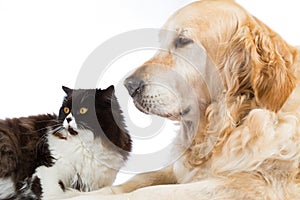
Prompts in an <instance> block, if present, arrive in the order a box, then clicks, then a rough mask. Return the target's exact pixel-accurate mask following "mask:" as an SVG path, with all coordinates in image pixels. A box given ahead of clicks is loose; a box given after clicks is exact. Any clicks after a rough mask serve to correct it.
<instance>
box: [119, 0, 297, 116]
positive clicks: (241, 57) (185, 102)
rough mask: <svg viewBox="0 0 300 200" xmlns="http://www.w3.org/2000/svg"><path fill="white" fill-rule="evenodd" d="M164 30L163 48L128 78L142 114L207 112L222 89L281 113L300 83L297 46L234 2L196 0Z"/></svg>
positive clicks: (227, 94)
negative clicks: (296, 66) (293, 46)
mask: <svg viewBox="0 0 300 200" xmlns="http://www.w3.org/2000/svg"><path fill="white" fill-rule="evenodd" d="M163 29H164V30H171V31H164V30H163V31H162V33H161V35H160V37H161V41H162V50H160V51H158V52H157V53H156V55H154V57H153V58H152V59H150V60H149V61H147V62H146V63H145V64H143V65H142V66H141V67H139V68H138V69H137V70H136V71H135V72H134V73H133V74H132V75H131V76H129V77H128V78H127V79H126V80H125V86H126V87H127V89H128V91H129V94H130V95H131V96H132V97H133V99H134V102H135V105H136V106H137V107H138V108H139V109H140V110H142V111H143V112H146V113H152V114H157V115H160V116H164V117H169V118H172V119H180V118H181V116H184V115H187V114H188V113H190V111H191V110H192V109H195V108H196V107H197V106H198V107H197V109H200V111H201V112H202V111H203V113H204V112H205V108H206V106H207V105H209V104H210V102H211V101H213V100H217V98H218V97H219V96H220V95H221V94H222V92H223V91H225V93H226V96H231V97H237V96H239V95H244V96H246V97H247V98H249V99H252V100H253V101H254V102H255V105H257V106H258V107H263V108H267V109H269V110H271V111H275V112H277V111H279V110H280V108H281V107H282V106H283V104H284V103H285V102H286V100H287V98H288V97H289V95H290V93H291V92H292V90H293V89H294V87H295V82H296V79H295V76H294V67H293V63H294V59H295V55H296V51H295V49H294V48H292V47H291V46H289V45H288V44H287V43H286V42H285V41H284V40H282V39H281V38H280V36H279V35H277V34H276V33H274V32H273V31H272V30H270V29H269V28H268V27H267V26H266V25H265V24H263V23H262V22H260V21H259V20H258V19H256V18H255V17H253V16H251V15H250V14H249V13H247V12H246V11H245V10H244V9H243V8H241V7H240V6H239V5H237V4H236V3H235V2H233V1H230V0H203V1H198V2H195V3H192V4H190V5H188V6H186V7H184V8H182V9H180V10H179V11H177V12H176V13H175V14H174V15H172V16H171V17H170V19H169V20H168V21H167V22H166V24H165V25H164V27H163ZM195 102H196V103H195Z"/></svg>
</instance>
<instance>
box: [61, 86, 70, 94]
mask: <svg viewBox="0 0 300 200" xmlns="http://www.w3.org/2000/svg"><path fill="white" fill-rule="evenodd" d="M62 89H63V91H64V92H65V93H66V94H67V95H68V94H71V93H72V92H73V90H72V89H70V88H68V87H66V86H62Z"/></svg>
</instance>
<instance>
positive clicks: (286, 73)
mask: <svg viewBox="0 0 300 200" xmlns="http://www.w3.org/2000/svg"><path fill="white" fill-rule="evenodd" d="M255 22H256V23H255V24H254V25H253V26H251V25H250V27H249V28H250V32H251V35H252V37H251V38H252V42H251V43H252V45H251V47H250V48H251V60H252V61H253V63H252V64H253V66H252V70H251V71H252V73H251V83H252V87H253V90H254V95H255V98H256V101H257V102H258V104H259V105H260V106H262V107H265V108H267V109H269V110H272V111H274V112H277V111H279V110H280V109H281V107H282V106H283V105H284V103H285V102H286V100H287V99H288V97H289V96H290V94H291V92H292V91H293V89H294V88H295V85H296V78H295V76H294V67H293V63H294V59H295V55H296V50H295V49H294V48H292V47H291V46H289V45H288V44H287V43H286V42H285V41H284V40H283V39H282V38H281V37H280V36H279V35H278V34H276V33H274V32H273V31H272V30H270V29H269V28H268V27H267V26H266V25H264V24H262V23H261V22H260V21H258V20H257V19H255Z"/></svg>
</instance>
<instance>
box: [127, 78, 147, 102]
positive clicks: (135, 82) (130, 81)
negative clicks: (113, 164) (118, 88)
mask: <svg viewBox="0 0 300 200" xmlns="http://www.w3.org/2000/svg"><path fill="white" fill-rule="evenodd" d="M124 86H125V87H126V89H127V90H128V93H129V95H130V96H131V97H134V96H135V95H136V94H137V93H141V91H142V88H143V86H144V81H143V80H142V79H140V78H138V77H135V76H130V77H128V78H126V79H125V81H124Z"/></svg>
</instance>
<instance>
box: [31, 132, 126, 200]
mask: <svg viewBox="0 0 300 200" xmlns="http://www.w3.org/2000/svg"><path fill="white" fill-rule="evenodd" d="M82 135H83V134H82V133H80V134H78V135H76V136H71V135H69V134H68V135H67V137H66V139H59V138H58V137H56V136H54V135H52V134H49V136H48V144H49V148H50V151H51V154H52V156H53V157H54V159H55V164H54V165H53V166H51V167H45V166H41V167H39V168H37V170H36V173H35V174H36V175H37V176H38V177H39V178H40V182H41V186H42V188H43V196H45V197H51V196H53V195H56V194H59V193H61V192H62V190H61V188H60V187H53V186H54V185H56V186H57V185H58V183H59V182H60V181H61V182H62V183H63V184H64V186H65V187H66V188H68V187H79V188H80V189H81V190H83V191H91V190H95V189H99V188H101V187H105V186H108V185H111V184H112V183H113V181H114V180H115V177H116V174H117V173H118V171H119V169H120V168H121V167H122V166H123V165H124V159H123V157H122V156H121V155H120V154H118V153H117V152H115V151H113V150H109V149H107V148H104V147H103V146H102V143H101V140H100V139H98V138H96V139H94V138H93V135H92V133H89V132H86V134H85V135H84V136H82Z"/></svg>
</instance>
